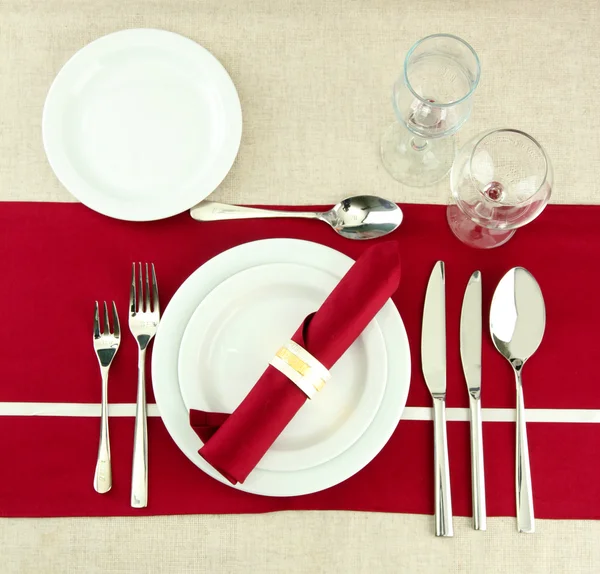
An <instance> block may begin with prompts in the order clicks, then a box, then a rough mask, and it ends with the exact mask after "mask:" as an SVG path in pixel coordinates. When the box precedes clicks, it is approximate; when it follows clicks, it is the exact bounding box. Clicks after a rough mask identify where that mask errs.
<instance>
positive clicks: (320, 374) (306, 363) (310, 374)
mask: <svg viewBox="0 0 600 574" xmlns="http://www.w3.org/2000/svg"><path fill="white" fill-rule="evenodd" d="M269 364H270V365H271V366H273V367H275V368H276V369H277V370H278V371H279V372H280V373H282V374H284V375H285V376H286V377H287V378H288V379H290V381H292V382H293V383H294V384H296V385H297V386H298V388H299V389H300V390H301V391H302V392H303V393H304V394H305V395H306V396H307V397H308V398H309V399H312V398H313V396H314V394H315V393H316V392H317V391H320V390H321V389H322V388H323V387H324V386H325V383H326V382H327V381H328V380H329V379H330V378H331V373H330V372H329V371H328V370H327V369H326V368H325V367H324V366H323V365H322V364H321V363H320V362H319V361H318V360H317V359H315V358H314V357H313V356H312V355H311V354H310V353H309V352H308V351H307V350H306V349H304V348H303V347H301V346H300V345H298V343H295V342H294V341H288V342H287V343H286V344H285V345H283V347H281V349H279V351H277V353H275V356H274V357H273V359H271V362H270V363H269Z"/></svg>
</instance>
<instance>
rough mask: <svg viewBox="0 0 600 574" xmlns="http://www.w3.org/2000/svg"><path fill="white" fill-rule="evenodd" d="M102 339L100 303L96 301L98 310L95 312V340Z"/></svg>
mask: <svg viewBox="0 0 600 574" xmlns="http://www.w3.org/2000/svg"><path fill="white" fill-rule="evenodd" d="M99 338H100V315H99V313H98V301H96V310H95V311H94V339H99Z"/></svg>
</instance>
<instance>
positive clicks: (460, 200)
mask: <svg viewBox="0 0 600 574" xmlns="http://www.w3.org/2000/svg"><path fill="white" fill-rule="evenodd" d="M553 179H554V178H553V172H552V165H551V164H550V160H549V159H548V156H547V155H546V152H545V151H544V148H542V146H541V145H540V144H539V143H538V142H537V141H536V140H535V139H533V138H532V137H531V136H530V135H528V134H526V133H524V132H522V131H519V130H511V129H495V130H491V131H487V132H485V133H483V134H480V135H479V136H477V137H475V138H473V139H472V140H471V141H469V142H468V143H467V144H466V145H465V146H464V147H463V148H462V149H461V150H460V151H459V152H458V155H457V157H456V160H455V162H454V165H453V166H452V173H451V175H450V185H451V188H452V197H453V199H454V201H455V203H454V204H452V205H449V206H448V210H447V213H446V215H447V218H448V223H449V225H450V228H451V229H452V231H453V232H454V235H456V237H458V238H459V239H460V240H461V241H462V242H463V243H466V244H467V245H470V246H472V247H478V248H481V249H489V248H491V247H498V246H499V245H503V244H504V243H506V242H507V241H508V240H509V239H510V238H511V237H512V236H513V235H514V233H515V230H516V229H517V228H518V227H522V226H523V225H525V224H527V223H529V222H530V221H532V220H533V219H535V218H536V217H537V216H538V215H539V214H540V213H541V212H542V210H543V209H544V207H546V205H547V203H548V200H549V199H550V194H551V193H552V184H553Z"/></svg>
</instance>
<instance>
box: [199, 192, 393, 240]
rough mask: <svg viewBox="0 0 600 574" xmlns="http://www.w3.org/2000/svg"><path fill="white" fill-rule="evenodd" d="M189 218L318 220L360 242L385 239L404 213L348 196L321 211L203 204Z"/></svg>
mask: <svg viewBox="0 0 600 574" xmlns="http://www.w3.org/2000/svg"><path fill="white" fill-rule="evenodd" d="M190 215H191V216H192V217H193V218H194V219H196V220H198V221H222V220H225V219H255V218H263V219H266V218H275V217H301V218H305V219H318V220H320V221H324V222H325V223H327V224H328V225H330V226H331V227H332V228H333V229H334V230H335V231H336V232H337V233H339V234H340V235H341V236H342V237H346V238H347V239H358V240H363V239H375V238H377V237H383V236H384V235H387V234H388V233H391V232H392V231H394V230H395V229H397V228H398V227H399V225H400V224H401V223H402V219H403V214H402V210H401V209H400V208H399V207H398V206H397V205H396V204H395V203H394V202H392V201H388V200H387V199H383V198H381V197H376V196H374V195H357V196H354V197H348V198H346V199H344V200H342V201H340V202H339V203H338V204H336V205H334V206H333V207H332V208H331V209H330V210H328V211H322V212H319V211H282V210H278V209H256V208H254V207H244V206H239V205H228V204H225V203H217V202H214V201H203V202H202V203H199V204H198V205H197V206H196V207H193V208H192V209H191V210H190Z"/></svg>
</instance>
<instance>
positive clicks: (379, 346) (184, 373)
mask: <svg viewBox="0 0 600 574" xmlns="http://www.w3.org/2000/svg"><path fill="white" fill-rule="evenodd" d="M311 273H312V274H313V275H312V276H311V275H310V274H311ZM273 276H274V277H275V278H277V279H279V278H282V279H283V280H284V281H288V280H290V279H292V282H293V283H294V285H297V284H299V283H298V281H299V280H300V281H304V282H305V283H306V282H309V283H310V282H312V283H313V284H317V285H318V284H320V283H324V284H325V283H326V280H329V279H330V280H331V287H330V288H333V287H334V286H335V284H336V283H337V282H338V280H339V279H338V278H337V277H336V276H335V275H334V274H332V273H330V272H329V271H325V270H321V269H318V268H316V267H314V266H308V265H300V264H298V263H270V264H266V265H257V266H254V267H250V268H248V269H244V270H242V271H239V272H238V273H234V274H233V275H231V276H230V277H228V278H227V279H225V281H223V282H222V283H220V284H219V285H217V286H216V287H215V288H214V289H213V290H212V291H211V292H210V293H208V294H207V295H206V297H204V299H203V300H202V301H201V302H200V304H199V305H198V307H196V310H195V311H194V313H193V314H192V316H191V318H190V320H189V321H188V324H187V326H186V328H185V331H184V333H183V337H182V339H181V345H180V348H179V355H178V376H179V388H180V391H181V395H182V398H183V402H184V403H185V405H186V407H188V408H189V406H190V405H189V400H188V398H189V397H186V395H187V394H188V393H186V391H185V385H184V380H186V379H192V378H194V379H195V375H196V374H197V364H196V362H195V361H193V360H192V356H193V350H192V349H193V348H195V347H196V346H197V345H199V344H200V341H199V333H198V327H196V326H197V325H198V324H199V323H204V322H210V321H211V317H212V318H214V317H215V314H217V313H220V312H221V311H222V308H223V306H229V305H230V302H229V301H226V300H225V299H224V296H223V294H221V295H219V293H222V292H223V291H222V289H223V287H224V286H225V285H226V284H229V285H228V286H226V287H225V291H227V290H230V289H231V285H234V286H235V290H236V291H237V293H236V295H238V296H239V295H243V293H242V291H241V290H240V288H239V282H240V281H242V282H243V285H244V288H248V286H250V288H251V289H258V285H259V284H260V283H263V284H264V282H265V281H267V282H271V281H272V280H273ZM315 277H317V278H318V279H316V278H315ZM277 279H276V280H277ZM330 288H328V289H326V292H329V290H330ZM215 297H217V298H219V297H220V299H218V300H217V302H215V301H214V299H215ZM207 305H208V309H207V308H206V307H207ZM211 313H212V315H211ZM200 328H201V329H206V328H207V327H206V326H202V327H200ZM191 330H193V332H192V331H191ZM203 332H204V331H203ZM359 338H362V340H363V345H364V351H365V353H367V355H370V360H369V361H368V363H369V366H368V369H369V370H368V372H367V377H368V379H369V382H367V383H365V384H366V388H365V393H368V395H367V396H364V394H363V398H362V401H360V407H361V408H360V409H357V410H355V411H354V412H353V413H351V414H350V415H349V417H348V419H347V420H346V421H345V422H344V423H343V425H342V426H341V427H340V430H338V432H335V433H333V434H332V435H329V437H328V439H327V440H325V441H323V442H320V443H318V444H314V445H311V446H309V447H306V448H304V449H298V450H296V451H284V452H270V451H268V452H267V453H266V454H265V456H264V457H263V458H262V459H261V461H260V462H259V464H258V465H257V467H256V468H257V469H263V470H270V471H276V472H293V471H296V470H303V469H305V468H310V467H313V466H317V465H319V464H323V463H324V462H326V461H328V460H331V459H332V458H335V457H336V456H338V455H339V454H340V453H342V452H343V451H345V450H347V449H348V448H349V447H350V446H351V445H352V444H354V443H355V442H356V441H357V440H358V438H359V437H360V436H361V435H362V434H363V432H364V431H365V430H366V429H367V428H368V426H369V425H370V424H371V422H373V419H374V418H375V415H376V414H377V411H378V410H379V406H380V404H381V400H382V398H383V394H384V392H385V385H386V384H387V356H386V349H385V341H384V339H383V334H382V332H381V329H380V328H379V325H378V323H377V321H375V320H373V321H371V322H370V323H369V325H368V326H367V327H366V329H365V330H364V331H363V332H362V333H361V335H360V337H359ZM186 359H189V363H188V362H187V360H186ZM191 373H194V375H191ZM332 374H333V376H334V378H335V368H334V369H332ZM329 384H337V383H336V382H335V381H332V382H331V383H329ZM314 400H317V401H318V400H319V395H317V396H316V397H315V399H314ZM195 408H207V407H202V406H196V407H195ZM308 408H310V407H308ZM311 459H312V460H311Z"/></svg>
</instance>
